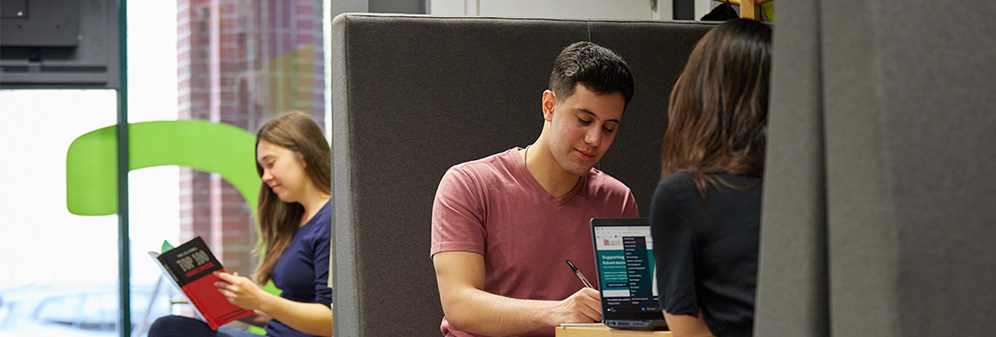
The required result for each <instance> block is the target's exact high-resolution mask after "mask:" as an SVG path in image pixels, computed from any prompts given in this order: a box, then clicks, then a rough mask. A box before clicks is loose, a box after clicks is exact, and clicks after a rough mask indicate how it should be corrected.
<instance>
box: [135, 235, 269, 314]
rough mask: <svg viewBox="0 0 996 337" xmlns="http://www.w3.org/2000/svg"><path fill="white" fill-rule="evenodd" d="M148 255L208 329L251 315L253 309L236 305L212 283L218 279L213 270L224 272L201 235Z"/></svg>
mask: <svg viewBox="0 0 996 337" xmlns="http://www.w3.org/2000/svg"><path fill="white" fill-rule="evenodd" d="M149 255H152V257H153V258H155V260H156V261H157V262H158V264H159V266H160V267H162V269H163V273H164V274H165V275H166V276H167V277H168V278H169V279H170V280H172V281H173V284H175V285H176V287H177V288H179V289H180V291H182V292H183V294H184V295H185V296H186V297H187V299H188V300H190V304H193V306H194V309H195V310H196V311H197V314H198V316H200V317H201V319H203V320H204V322H205V323H207V325H208V326H209V327H211V330H218V327H219V326H222V325H225V324H227V323H229V322H231V321H234V320H237V319H240V318H243V317H246V316H249V315H252V314H253V311H252V310H248V309H242V308H239V307H238V306H236V305H234V304H232V303H231V302H229V301H228V299H226V298H225V295H222V294H221V293H220V292H218V288H217V287H215V286H214V283H215V282H218V281H221V279H220V278H218V277H217V276H214V272H215V271H221V272H227V271H226V270H225V268H224V267H222V266H221V262H218V259H217V258H215V257H214V254H211V249H209V248H208V246H207V244H205V243H204V240H203V239H201V237H199V236H198V237H196V238H193V239H192V240H190V241H187V242H185V243H184V244H182V245H180V246H179V247H176V248H173V249H170V250H168V251H165V252H163V253H162V254H156V253H155V252H149Z"/></svg>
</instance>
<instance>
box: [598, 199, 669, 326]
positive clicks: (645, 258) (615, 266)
mask: <svg viewBox="0 0 996 337" xmlns="http://www.w3.org/2000/svg"><path fill="white" fill-rule="evenodd" d="M591 232H592V239H593V241H594V246H595V265H596V266H597V268H598V285H599V289H600V293H601V296H602V315H603V320H610V319H641V320H643V319H663V318H664V317H663V314H662V313H661V308H660V305H659V304H658V302H657V282H656V281H657V280H656V270H655V268H656V263H655V261H654V251H653V249H654V243H653V240H652V238H651V236H650V222H649V219H647V218H634V219H592V220H591Z"/></svg>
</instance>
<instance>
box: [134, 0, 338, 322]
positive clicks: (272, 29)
mask: <svg viewBox="0 0 996 337" xmlns="http://www.w3.org/2000/svg"><path fill="white" fill-rule="evenodd" d="M328 3H329V2H328V0H324V1H323V0H306V1H263V0H251V1H230V0H207V1H191V0H169V1H136V2H129V3H128V16H129V17H128V22H129V27H128V36H129V46H128V47H129V49H128V58H129V61H128V62H129V69H128V74H129V92H128V95H129V97H128V100H129V111H128V117H129V123H130V124H131V126H130V128H131V129H130V130H131V132H132V138H131V143H130V144H131V146H132V149H131V154H132V165H136V161H141V162H145V161H148V162H150V163H155V165H156V166H152V167H148V168H141V169H137V170H133V171H131V173H130V174H129V179H130V190H129V193H130V200H129V203H130V206H129V207H130V219H129V220H130V224H131V228H130V230H131V240H132V282H133V285H134V286H133V289H132V296H133V301H138V300H144V299H145V298H148V299H151V300H152V301H153V305H152V306H151V307H157V306H158V305H159V304H158V303H159V302H157V301H158V300H159V298H160V297H158V296H160V295H159V294H163V293H165V294H166V296H170V297H172V298H173V299H174V300H175V301H183V300H182V298H181V296H180V295H179V294H177V293H176V292H175V291H173V286H172V285H170V284H169V282H167V281H165V280H162V279H161V278H160V275H161V272H160V270H159V268H158V266H156V264H155V263H154V262H153V260H152V259H151V258H150V257H149V256H148V254H147V252H148V251H159V250H160V247H161V245H162V243H163V241H164V240H166V241H168V242H169V243H170V244H172V245H174V246H175V245H179V244H181V243H183V242H186V241H188V240H190V239H192V238H194V237H196V236H200V237H202V238H203V239H204V240H205V241H206V242H207V243H208V245H209V246H210V248H211V250H212V253H214V255H215V256H216V257H217V258H218V259H219V260H220V261H221V263H222V264H223V265H224V267H225V268H226V269H228V271H230V272H235V271H237V272H238V273H239V274H240V275H246V276H249V275H252V272H253V268H254V267H255V263H256V259H255V258H254V256H253V254H252V252H251V250H252V248H253V247H254V245H255V243H256V240H257V239H256V228H255V224H254V220H253V218H252V206H251V205H254V204H255V201H256V200H255V198H256V192H257V191H258V189H259V186H260V182H259V180H258V176H257V175H256V171H255V169H256V168H255V158H254V156H255V148H254V141H255V138H254V135H255V131H256V129H257V128H258V127H259V126H260V125H262V124H263V123H265V121H266V120H268V119H269V118H271V117H273V116H275V115H277V114H279V113H280V112H283V111H288V110H301V111H305V112H309V113H310V114H311V115H312V117H313V118H314V119H315V121H316V122H318V124H319V125H321V126H323V127H325V128H326V129H328V127H327V122H326V121H327V120H330V118H328V117H327V116H328V115H329V113H330V110H329V108H328V107H329V104H328V100H329V97H328V95H327V92H328V90H327V89H326V88H327V87H326V83H327V75H328V70H327V65H326V62H327V60H326V59H327V57H326V55H327V52H326V50H325V48H326V47H325V46H327V45H328V32H329V29H328V27H329V26H328V24H327V23H326V20H329V18H327V15H325V10H323V8H328V7H327V6H328ZM166 13H170V15H166ZM172 13H175V15H172ZM204 122H209V123H215V124H212V125H209V126H204V125H203V123H204ZM157 123H158V124H157ZM231 126H234V127H236V128H238V129H240V130H242V131H240V132H241V133H237V135H236V136H231V135H227V136H221V137H219V136H217V135H216V134H214V133H213V131H216V129H217V128H219V127H231ZM156 127H162V128H164V129H166V130H170V131H171V132H169V133H164V136H163V137H143V136H142V135H146V134H148V132H153V131H154V129H155V128H156ZM326 134H327V137H330V136H328V132H326ZM140 157H141V158H140ZM219 163H220V164H219ZM139 165H141V164H139ZM233 172H234V173H233ZM240 174H241V175H240ZM247 200H248V202H247ZM159 282H162V283H159ZM156 284H159V285H158V286H156ZM146 286H148V287H150V289H152V290H153V292H152V293H145V294H141V295H140V294H139V293H138V291H137V290H136V289H137V288H136V287H146ZM156 291H158V292H156ZM169 291H173V292H169ZM136 303H137V302H136ZM145 306H146V307H149V304H148V302H146V303H145ZM140 309H141V310H145V311H141V310H140ZM157 310H158V309H156V310H147V309H145V308H138V307H133V308H132V312H133V318H134V320H135V324H136V325H135V327H134V330H135V333H134V334H133V335H138V336H141V335H143V334H145V333H146V332H147V328H148V324H150V323H151V322H152V321H154V320H155V318H157V317H159V316H161V315H163V314H165V313H176V314H183V315H193V312H192V310H191V309H190V307H189V305H187V304H180V305H169V304H166V310H158V311H157ZM146 311H147V312H149V314H148V315H147V316H146V314H145V312H146ZM135 315H138V316H135ZM236 325H237V327H238V324H236ZM241 327H242V328H246V327H245V326H241ZM260 331H261V330H256V332H260Z"/></svg>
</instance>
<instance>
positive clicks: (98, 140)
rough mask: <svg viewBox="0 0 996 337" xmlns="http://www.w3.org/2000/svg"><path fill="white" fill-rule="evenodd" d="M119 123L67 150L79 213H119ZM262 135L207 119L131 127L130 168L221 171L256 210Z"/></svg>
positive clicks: (71, 193) (69, 189)
mask: <svg viewBox="0 0 996 337" xmlns="http://www.w3.org/2000/svg"><path fill="white" fill-rule="evenodd" d="M116 128H117V127H116V126H109V127H105V128H100V129H97V130H94V131H91V132H88V133H86V134H83V135H82V136H80V137H79V138H76V140H74V141H73V143H72V144H70V145H69V151H68V153H67V154H66V207H67V208H68V209H69V212H70V213H73V214H76V215H111V214H116V213H117V199H118V195H117V186H118V180H117V156H116V154H117V149H116V147H115V140H116V136H115V129H116ZM255 142H256V136H255V135H253V134H252V133H249V132H248V131H246V130H243V129H241V128H238V127H235V126H232V125H229V124H224V123H212V122H210V121H206V120H202V119H187V120H178V121H155V122H141V123H132V124H129V125H128V146H129V153H128V156H129V160H130V163H129V165H128V169H129V170H137V169H140V168H146V167H153V166H163V165H179V166H187V167H191V168H194V169H197V170H200V171H205V172H212V173H217V174H219V175H221V177H222V178H224V179H225V180H227V181H228V182H229V183H230V184H232V186H234V187H235V188H236V189H237V190H238V191H239V193H240V194H241V195H242V198H243V199H245V201H246V203H248V204H249V209H250V210H252V213H253V214H254V215H255V214H256V206H257V205H256V203H257V196H258V193H259V186H260V184H261V180H260V179H259V175H258V173H256V158H255V157H256V151H255V148H254V147H253V144H255Z"/></svg>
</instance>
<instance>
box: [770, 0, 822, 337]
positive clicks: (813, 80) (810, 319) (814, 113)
mask: <svg viewBox="0 0 996 337" xmlns="http://www.w3.org/2000/svg"><path fill="white" fill-rule="evenodd" d="M774 4H775V9H776V12H777V13H778V28H777V29H775V30H774V37H773V49H774V50H773V54H774V55H775V56H774V58H773V59H772V70H771V101H770V107H769V113H768V118H769V120H768V130H769V131H768V147H767V158H766V163H765V176H764V201H763V203H762V205H763V211H762V212H761V214H762V220H761V221H762V224H763V225H762V226H761V251H760V262H759V266H758V269H759V270H758V272H759V275H758V288H757V302H756V307H755V326H754V329H755V330H754V335H756V336H797V337H802V336H809V337H825V336H829V335H830V331H829V318H828V313H829V305H828V303H827V301H828V294H827V257H826V255H827V253H826V249H827V244H826V240H827V237H826V185H825V179H826V178H825V172H824V169H823V168H824V165H825V163H824V153H823V146H824V143H823V101H822V97H823V95H822V83H821V81H820V80H821V64H820V48H819V47H820V27H819V26H820V22H819V20H814V18H818V17H819V15H818V13H819V10H818V5H817V4H816V3H813V2H809V1H776V2H774Z"/></svg>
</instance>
